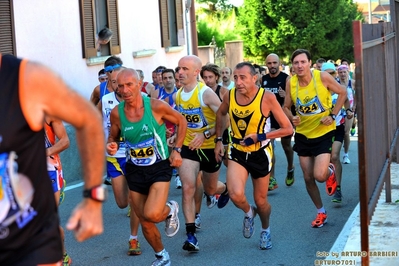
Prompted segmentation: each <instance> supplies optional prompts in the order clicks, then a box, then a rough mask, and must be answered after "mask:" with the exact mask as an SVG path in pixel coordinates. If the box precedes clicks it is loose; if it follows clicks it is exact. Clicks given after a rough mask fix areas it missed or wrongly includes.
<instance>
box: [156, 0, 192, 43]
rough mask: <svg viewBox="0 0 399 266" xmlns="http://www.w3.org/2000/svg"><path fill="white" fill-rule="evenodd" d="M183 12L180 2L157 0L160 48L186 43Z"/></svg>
mask: <svg viewBox="0 0 399 266" xmlns="http://www.w3.org/2000/svg"><path fill="white" fill-rule="evenodd" d="M183 12H184V11H183V2H182V0H159V13H160V21H161V41H162V47H165V48H166V47H170V46H181V45H184V44H185V43H186V40H185V36H184V20H183Z"/></svg>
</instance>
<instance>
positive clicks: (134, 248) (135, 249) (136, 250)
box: [127, 239, 141, 256]
mask: <svg viewBox="0 0 399 266" xmlns="http://www.w3.org/2000/svg"><path fill="white" fill-rule="evenodd" d="M140 254H141V248H140V243H139V241H138V240H137V239H130V240H129V251H128V252H127V255H129V256H135V255H140Z"/></svg>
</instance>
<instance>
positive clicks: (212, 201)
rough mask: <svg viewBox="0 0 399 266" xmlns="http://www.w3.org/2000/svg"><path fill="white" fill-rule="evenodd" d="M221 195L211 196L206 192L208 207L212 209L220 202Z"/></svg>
mask: <svg viewBox="0 0 399 266" xmlns="http://www.w3.org/2000/svg"><path fill="white" fill-rule="evenodd" d="M219 197H220V195H219V194H216V195H214V196H209V195H207V194H206V193H204V198H206V206H208V209H212V208H213V207H214V206H215V205H216V204H217V203H218V200H219Z"/></svg>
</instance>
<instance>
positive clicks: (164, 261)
mask: <svg viewBox="0 0 399 266" xmlns="http://www.w3.org/2000/svg"><path fill="white" fill-rule="evenodd" d="M155 257H156V258H157V259H156V260H154V261H153V262H152V264H151V266H169V265H170V257H169V253H168V252H167V251H166V250H164V251H163V252H162V255H161V256H159V255H155Z"/></svg>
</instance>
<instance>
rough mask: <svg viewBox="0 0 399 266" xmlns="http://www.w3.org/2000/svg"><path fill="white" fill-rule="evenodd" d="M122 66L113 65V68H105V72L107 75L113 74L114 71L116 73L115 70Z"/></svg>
mask: <svg viewBox="0 0 399 266" xmlns="http://www.w3.org/2000/svg"><path fill="white" fill-rule="evenodd" d="M120 67H121V65H119V64H117V65H113V66H107V67H105V68H104V71H105V72H107V73H112V71H114V70H115V69H118V68H120Z"/></svg>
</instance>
